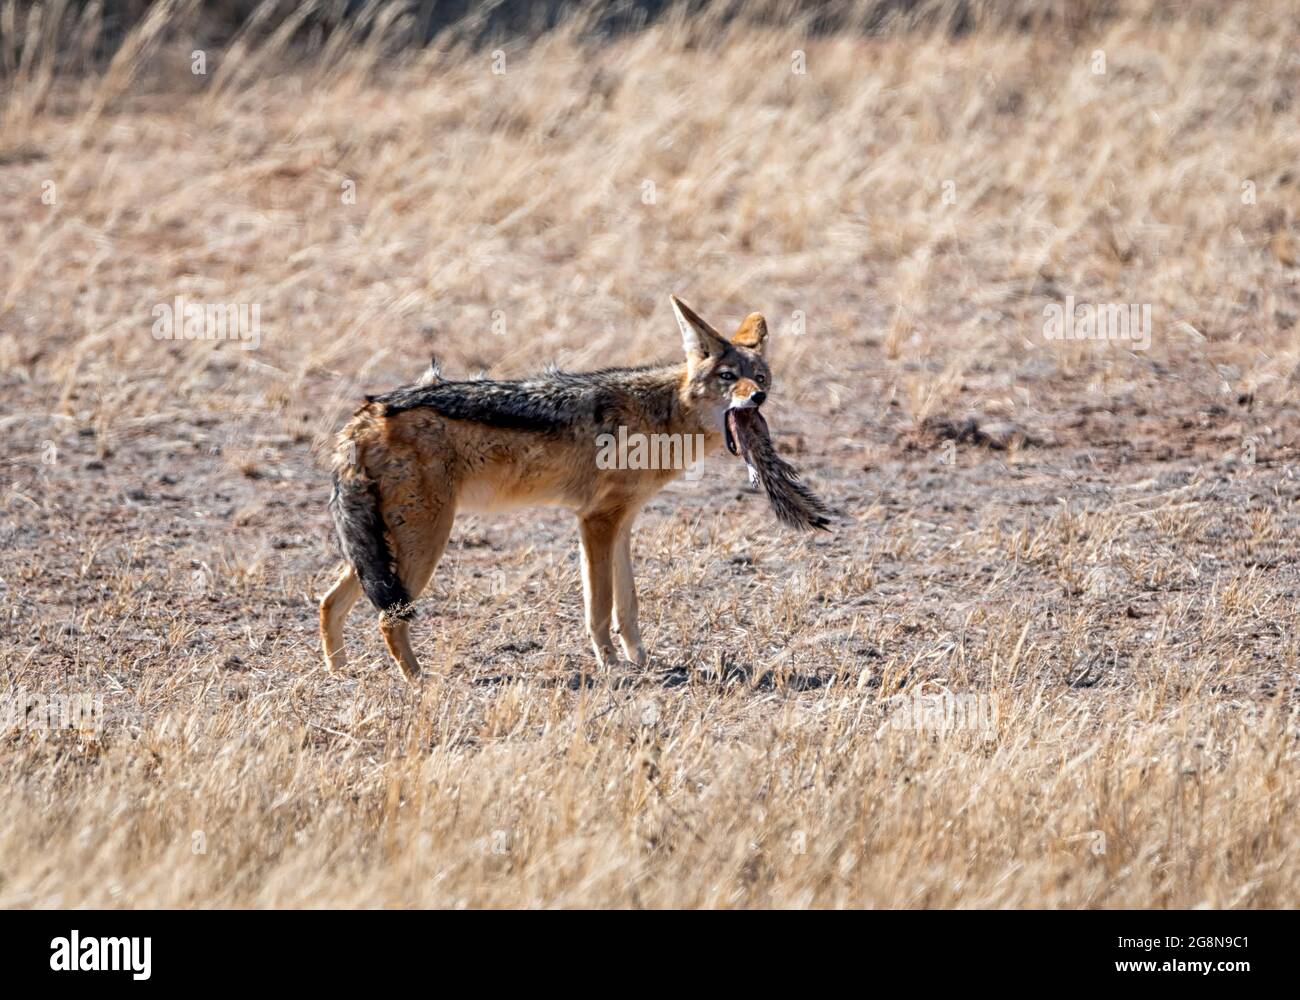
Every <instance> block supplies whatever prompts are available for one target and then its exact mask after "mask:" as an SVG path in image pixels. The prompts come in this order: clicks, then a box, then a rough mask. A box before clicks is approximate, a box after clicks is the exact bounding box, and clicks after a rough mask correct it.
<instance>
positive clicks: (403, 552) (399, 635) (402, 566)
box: [379, 497, 456, 681]
mask: <svg viewBox="0 0 1300 1000" xmlns="http://www.w3.org/2000/svg"><path fill="white" fill-rule="evenodd" d="M438 499H441V498H438ZM455 518H456V511H455V508H454V507H453V506H452V504H451V501H450V498H449V497H448V498H447V499H446V502H445V503H439V502H437V500H435V501H434V502H433V503H429V504H422V505H421V509H420V510H419V516H415V517H401V516H400V515H399V516H398V517H394V518H393V521H395V522H397V523H392V522H390V523H389V526H388V533H389V536H390V537H391V538H392V540H393V542H394V545H395V551H394V556H395V557H396V560H397V576H398V578H399V579H400V580H401V581H402V586H403V587H405V588H406V592H407V594H409V595H410V597H411V601H412V602H413V603H414V601H415V600H416V598H418V597H419V596H420V594H421V593H423V592H424V588H425V587H426V586H428V583H429V580H430V578H431V577H432V576H433V571H434V570H435V569H436V568H437V566H438V560H440V559H441V558H442V553H443V551H444V550H445V549H446V547H447V538H448V536H450V534H451V525H452V522H453V521H454V520H455ZM385 519H386V520H387V519H388V515H387V514H386V515H385ZM379 632H380V634H381V635H383V637H384V645H386V646H387V647H388V652H389V654H390V655H391V656H392V657H393V660H394V661H396V663H397V665H398V666H399V667H401V669H402V676H404V677H405V678H406V679H407V680H408V681H414V680H415V679H416V678H417V677H419V675H420V661H419V658H418V657H416V655H415V650H414V648H412V646H411V623H410V622H409V621H408V620H407V619H406V618H399V617H397V616H396V615H394V614H389V613H380V615H379Z"/></svg>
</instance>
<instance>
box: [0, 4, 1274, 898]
mask: <svg viewBox="0 0 1300 1000" xmlns="http://www.w3.org/2000/svg"><path fill="white" fill-rule="evenodd" d="M992 6H994V7H996V6H997V5H992ZM1006 6H1007V7H1008V8H1009V7H1010V6H1011V5H1010V4H1008V5H1006ZM1097 6H1101V5H1097ZM1118 6H1119V7H1120V8H1121V10H1122V13H1121V14H1120V15H1119V16H1117V17H1114V18H1109V19H1103V18H1101V17H1098V18H1096V19H1092V20H1089V19H1087V18H1082V19H1081V20H1080V21H1079V22H1078V23H1072V24H1071V25H1070V26H1069V30H1065V29H1059V30H1058V28H1056V27H1053V26H1051V25H1048V26H1045V27H1041V28H1034V29H1032V30H1027V31H1017V30H1013V29H1010V28H1007V27H1005V26H990V27H987V28H982V29H979V30H976V31H974V32H971V33H969V34H964V35H960V36H957V37H954V36H952V35H951V34H948V33H943V32H932V31H927V30H917V31H904V30H901V29H900V30H897V31H891V32H885V33H884V34H882V35H880V36H877V37H868V36H865V35H863V34H861V33H855V32H849V31H844V32H839V33H830V34H825V35H819V36H813V35H810V34H809V33H808V32H806V31H805V30H804V28H803V27H801V26H800V24H799V23H798V22H797V21H791V22H788V23H787V25H786V26H781V24H780V22H770V23H767V24H766V25H759V24H754V23H752V22H742V21H736V22H732V23H724V22H723V21H721V20H720V19H717V18H715V17H712V16H710V15H704V16H702V17H697V18H682V17H678V16H674V17H668V18H666V19H665V20H663V21H661V22H658V23H656V24H654V25H652V26H650V27H648V28H646V29H645V30H643V31H641V32H638V33H632V34H628V35H623V36H620V37H617V38H614V39H607V40H603V41H600V42H593V41H592V40H591V39H590V38H587V37H585V36H584V35H583V33H582V32H581V31H579V30H576V29H562V30H558V31H553V32H550V33H548V34H545V35H542V36H540V37H537V38H534V39H532V40H530V41H526V42H523V41H521V42H512V43H509V44H503V46H502V50H503V52H504V59H505V62H504V68H505V72H504V73H494V72H493V58H494V56H493V53H492V52H491V50H490V48H489V49H471V48H468V47H464V46H457V45H452V44H449V43H440V44H438V45H436V46H435V47H433V48H431V49H429V50H426V51H422V52H413V51H409V52H405V53H400V52H399V53H396V54H395V53H393V52H390V51H388V50H387V49H386V48H385V45H384V42H383V38H384V36H383V34H382V33H378V34H377V35H376V36H375V37H373V38H372V40H371V41H369V42H366V41H365V40H364V39H360V38H344V39H343V40H342V41H339V42H337V43H335V44H334V45H333V46H332V47H331V48H330V49H329V50H328V51H326V52H324V53H320V54H318V55H316V56H314V57H310V58H308V59H305V60H301V59H297V58H291V56H292V53H293V51H294V50H293V46H292V43H291V41H290V39H289V38H288V32H287V31H285V32H281V33H280V36H279V37H273V38H272V39H271V40H269V41H268V40H266V39H264V38H255V37H253V36H251V35H250V36H249V37H248V38H247V39H244V40H240V41H237V42H236V43H235V44H234V45H232V46H229V47H227V48H225V49H215V48H214V49H212V50H210V51H208V52H207V59H208V67H207V68H208V72H207V74H206V76H203V77H194V76H192V75H191V74H190V73H189V67H190V59H191V56H190V53H191V50H192V49H193V48H194V47H195V46H194V44H193V42H192V40H191V39H190V37H189V36H188V35H187V34H186V32H187V31H188V30H189V28H188V26H190V25H192V24H193V23H194V22H193V17H192V13H193V12H192V10H191V9H190V7H187V6H186V5H184V4H163V5H160V6H159V7H158V8H157V9H156V12H155V15H154V16H153V17H152V18H151V19H149V20H146V21H145V22H144V24H143V26H142V27H140V28H139V29H138V30H137V32H136V33H135V35H133V36H132V38H131V39H130V40H128V42H127V44H126V45H125V46H124V47H123V48H122V49H121V51H120V53H119V55H118V56H117V57H116V58H115V59H114V60H113V62H112V64H111V65H109V66H107V67H102V66H101V67H99V68H98V69H93V70H92V69H91V68H89V66H90V64H89V60H88V56H86V55H85V53H88V52H89V51H91V50H92V48H93V46H91V44H90V41H91V40H92V38H93V30H92V28H83V29H77V30H70V29H66V24H67V17H65V16H63V15H60V16H59V17H58V18H54V17H52V16H51V17H48V18H47V20H46V21H45V25H46V27H44V28H42V29H41V31H44V32H47V33H48V34H49V37H48V38H44V36H40V35H39V33H38V34H34V35H33V36H32V37H31V40H30V43H24V44H18V45H17V46H16V47H15V44H14V42H13V38H14V31H13V30H8V31H6V30H4V27H5V25H4V22H5V18H6V17H7V18H9V19H10V23H12V22H13V20H14V19H15V14H14V5H13V4H11V3H6V4H2V5H0V35H2V36H4V38H5V39H6V40H5V42H4V43H3V44H2V45H0V66H4V67H6V68H7V70H8V75H7V76H6V78H5V82H4V86H5V91H4V94H5V102H4V105H3V118H2V119H0V194H3V200H0V233H2V234H3V235H2V237H0V431H2V432H3V440H4V442H5V447H4V449H3V451H0V664H2V666H0V670H2V671H3V677H2V678H0V683H2V684H3V686H4V693H5V694H6V696H7V697H10V698H12V697H13V696H14V695H15V693H16V692H18V691H20V690H21V691H24V692H26V693H28V694H34V693H39V694H41V695H43V696H45V697H47V698H52V697H54V696H57V695H71V694H89V695H92V696H99V697H102V699H103V704H104V716H103V719H102V727H101V728H100V730H99V731H98V732H97V733H96V732H73V731H57V732H50V733H42V732H39V731H36V729H35V727H33V726H31V725H23V724H21V723H20V722H17V721H16V720H10V721H9V725H8V728H7V729H6V730H5V732H4V733H3V735H2V736H0V738H2V740H3V742H2V743H0V803H3V806H2V808H0V905H5V906H10V907H31V906H132V907H145V906H187V907H188V906H258V907H261V906H645V907H664V906H688V907H701V906H702V907H742V906H879V907H914V906H929V907H952V906H979V907H990V906H1006V907H1023V906H1033V907H1077V906H1094V907H1109V906H1136V907H1186V906H1197V905H1207V906H1212V907H1275V906H1297V905H1300V846H1297V845H1300V784H1297V743H1296V735H1297V718H1296V704H1297V702H1296V699H1295V691H1294V688H1295V677H1296V670H1297V643H1296V638H1295V635H1294V630H1293V628H1292V622H1293V619H1294V612H1295V601H1296V596H1297V592H1298V587H1297V584H1298V583H1300V574H1298V573H1297V563H1296V555H1295V543H1294V539H1295V537H1296V532H1297V528H1298V527H1300V525H1298V524H1297V521H1298V518H1297V515H1296V500H1297V482H1296V479H1295V476H1294V459H1295V439H1296V432H1297V428H1298V427H1300V420H1298V416H1300V415H1298V413H1297V409H1296V406H1295V385H1296V380H1297V365H1298V364H1300V355H1298V353H1297V344H1296V325H1295V324H1296V316H1297V311H1298V310H1300V305H1298V303H1297V299H1298V298H1300V294H1298V286H1297V270H1296V264H1297V261H1296V256H1295V253H1296V251H1295V239H1296V236H1297V228H1296V218H1297V214H1298V213H1300V175H1298V174H1297V172H1296V171H1297V168H1296V164H1297V162H1300V129H1298V128H1297V124H1298V122H1297V116H1298V113H1300V110H1298V109H1300V60H1297V57H1296V55H1295V52H1294V46H1293V44H1292V42H1293V39H1294V35H1293V33H1292V31H1293V26H1294V24H1295V23H1297V21H1298V20H1300V5H1297V4H1296V3H1294V2H1285V3H1276V4H1267V5H1258V4H1232V5H1224V8H1223V10H1222V11H1221V12H1219V13H1218V14H1216V15H1215V16H1212V17H1207V16H1203V15H1204V10H1205V8H1204V7H1203V6H1200V5H1198V6H1197V8H1196V9H1195V10H1193V11H1187V12H1184V13H1181V14H1180V13H1179V12H1178V11H1177V10H1174V11H1172V13H1171V11H1170V5H1167V4H1133V5H1123V4H1121V5H1118ZM57 9H60V8H58V7H57V5H56V10H57ZM69 16H70V15H69ZM55 23H57V24H59V25H63V26H64V27H63V28H59V29H58V30H56V29H55V28H52V27H50V25H52V24H55ZM397 27H400V23H395V26H394V30H396V29H397ZM64 30H67V34H66V37H64V36H62V35H59V34H58V32H59V31H64ZM340 37H341V36H340ZM43 38H44V40H42V39H43ZM26 44H29V45H30V48H27V47H25V45H26ZM796 50H797V51H800V52H802V53H804V58H805V59H806V67H807V72H806V73H803V74H799V73H795V72H793V71H792V65H793V62H792V60H793V59H794V58H795V57H794V56H793V53H795V52H796ZM1097 52H1100V53H1102V54H1103V55H1104V60H1105V72H1104V73H1094V72H1093V69H1094V67H1095V66H1096V62H1095V59H1096V56H1095V53H1097ZM24 53H27V54H26V55H24ZM55 53H57V54H58V55H59V59H56V58H55ZM78 53H82V54H81V55H78ZM60 59H62V60H63V61H64V62H66V63H68V64H69V65H70V66H71V67H72V68H71V69H66V70H60V69H59V65H58V63H59V60H60ZM47 181H48V182H52V185H53V187H52V188H51V187H49V186H47V185H46V182H47ZM347 182H353V183H354V184H355V203H354V204H353V203H349V199H346V198H344V194H345V193H346V192H348V191H350V190H351V188H350V187H349V186H348V184H347ZM948 182H951V186H948ZM1243 185H1246V186H1245V187H1244V186H1243ZM47 191H52V192H53V193H54V197H53V204H45V203H44V202H43V201H42V195H43V193H45V192H47ZM651 192H652V196H651ZM945 192H948V193H950V195H951V197H949V198H947V199H945V197H944V196H945ZM669 292H677V293H680V294H681V295H683V296H684V297H685V298H686V299H688V300H689V301H691V302H692V303H693V304H695V305H697V306H698V307H699V308H700V309H701V310H702V311H703V312H704V313H705V315H706V316H709V317H710V318H713V319H715V321H717V322H720V323H721V322H730V323H734V322H736V321H737V320H738V319H739V318H740V317H741V316H743V315H744V314H745V313H746V312H748V311H750V310H752V309H760V310H762V311H764V312H765V313H766V314H767V316H768V320H769V323H770V325H771V327H772V330H773V334H774V340H775V344H774V348H773V350H774V356H773V370H774V374H775V379H776V384H775V389H774V392H773V394H772V400H771V402H770V403H769V404H768V406H767V410H768V411H769V420H770V422H771V423H772V426H773V428H774V430H775V431H776V432H777V434H778V445H779V447H780V448H781V449H782V450H783V451H784V452H785V453H786V454H788V455H789V456H790V457H791V458H792V459H793V460H794V461H795V463H796V464H797V465H799V467H800V468H801V469H802V470H804V471H805V472H806V474H807V475H808V477H809V478H810V480H811V481H812V482H813V483H814V484H815V485H816V486H817V488H818V489H819V491H820V492H821V493H823V495H825V496H826V497H827V499H828V500H830V501H831V502H832V503H833V504H834V505H835V506H836V507H837V508H839V509H840V510H841V511H842V512H843V514H844V517H843V519H842V521H841V523H840V524H839V525H838V526H837V529H836V530H835V532H834V533H833V534H831V535H830V536H828V537H818V538H806V537H792V536H790V535H789V534H787V533H785V532H783V531H782V530H781V529H780V528H779V527H778V526H777V525H776V524H775V522H774V520H773V519H772V518H771V517H770V516H769V515H768V513H767V512H766V510H765V508H764V505H763V503H762V502H761V499H760V498H759V497H758V496H757V495H756V494H754V493H753V492H752V491H751V490H749V489H748V488H747V487H745V486H744V473H743V470H742V469H741V468H740V466H739V463H737V462H734V461H731V460H729V459H724V458H719V459H716V460H713V461H712V463H711V465H710V466H709V468H708V471H707V472H706V475H705V479H704V482H703V483H702V484H700V485H699V486H695V487H691V486H688V485H678V486H674V487H673V488H672V489H671V490H670V491H668V492H666V493H665V494H663V495H661V497H660V498H659V499H658V500H656V501H655V502H654V503H652V505H651V506H650V507H649V508H648V510H647V511H646V513H645V514H644V515H643V517H642V519H641V521H640V522H639V529H640V530H639V535H638V538H637V541H636V548H635V556H636V560H637V564H638V581H639V584H640V589H641V598H642V622H643V626H642V627H643V631H644V632H645V633H646V638H647V645H648V647H649V648H650V650H651V656H652V662H651V664H650V667H649V668H648V669H646V670H644V671H636V670H634V669H632V668H631V667H628V668H626V669H623V670H616V671H613V672H611V673H609V674H601V675H597V676H596V677H595V678H594V679H593V681H592V683H591V684H590V686H583V684H582V683H581V671H582V670H583V669H584V668H585V667H586V665H587V662H588V661H587V656H588V651H587V644H586V642H585V640H584V639H583V636H582V633H581V626H580V609H581V596H580V592H579V586H578V580H577V563H576V552H575V550H576V540H575V531H574V528H573V526H572V523H571V519H570V518H569V517H568V516H567V515H565V514H563V513H561V512H555V511H539V512H536V513H531V512H530V513H529V514H526V515H524V516H516V517H513V518H500V519H492V518H465V519H463V520H462V521H461V522H460V523H459V524H458V526H457V529H456V532H455V534H454V536H453V542H452V545H451V547H450V548H449V550H448V554H447V557H446V558H445V560H444V562H443V564H442V566H441V567H440V568H439V571H438V573H437V575H436V576H435V580H434V583H433V585H432V586H431V588H430V591H429V592H428V594H427V595H426V596H425V598H424V599H423V600H422V601H421V602H420V605H419V616H418V619H417V623H416V626H415V628H414V634H415V637H416V644H417V649H418V651H419V652H420V654H421V656H422V657H423V659H424V661H425V665H426V670H427V671H428V672H429V674H430V675H431V676H430V677H429V679H428V680H427V682H426V683H425V685H424V686H423V688H422V689H420V690H419V691H412V690H410V689H408V688H407V687H406V686H404V685H403V684H402V682H401V680H400V677H399V675H398V673H397V671H396V669H395V668H394V667H393V666H392V665H391V664H390V663H389V662H388V660H387V656H386V654H385V653H384V651H383V648H382V644H381V643H380V642H379V639H378V635H377V632H376V630H375V628H374V626H373V616H372V614H371V613H370V612H369V611H368V610H366V609H363V608H358V610H357V611H356V612H354V614H353V617H352V620H351V623H350V628H349V639H350V643H351V653H352V659H353V664H352V667H351V671H352V676H351V677H350V678H346V679H335V678H331V677H330V676H328V675H327V674H326V673H325V672H324V671H323V670H322V669H321V667H320V665H319V655H318V650H317V646H316V642H317V640H316V636H315V618H314V597H315V596H316V595H318V594H319V593H320V591H321V588H322V586H323V585H324V584H325V583H326V581H327V580H328V579H329V577H330V575H331V573H332V572H333V569H334V566H335V562H334V555H333V553H332V549H331V547H330V543H329V541H328V532H329V527H328V523H327V516H326V513H325V500H326V497H327V494H328V483H327V473H326V458H325V456H326V451H327V449H328V447H329V442H330V439H331V437H332V434H333V433H334V431H335V430H336V429H337V428H338V426H339V425H340V423H341V422H342V420H343V418H344V417H345V416H346V414H347V412H348V410H349V407H350V406H351V405H352V403H353V401H354V400H355V399H356V398H357V397H358V396H359V395H360V394H361V393H362V392H365V391H379V390H382V389H386V388H390V387H392V386H394V385H396V384H398V383H399V382H403V381H409V380H410V379H412V378H413V377H415V376H416V375H417V374H418V373H419V372H420V370H421V369H422V368H423V367H424V365H425V364H426V363H427V359H428V355H429V354H430V353H431V352H436V353H437V354H438V356H439V358H440V360H441V361H442V362H443V364H444V367H445V368H446V369H447V370H448V371H449V372H452V373H465V372H473V371H475V370H477V369H479V368H489V369H490V370H491V371H492V372H493V373H494V374H499V375H508V374H514V373H521V372H525V371H528V370H531V369H536V368H538V367H540V366H541V365H542V364H544V363H547V362H551V361H555V362H557V363H559V364H561V365H562V366H565V367H573V368H581V367H584V366H594V365H598V364H607V363H642V362H647V361H651V360H659V359H672V358H674V357H675V356H676V355H677V353H678V351H679V348H678V339H677V336H676V333H675V330H674V325H673V322H672V319H671V317H670V315H669V311H668V301H667V296H668V294H669ZM177 295H184V296H187V297H189V298H190V299H192V300H196V301H206V302H243V303H255V304H258V305H259V306H260V310H261V340H260V344H259V345H258V348H257V349H256V350H241V349H240V348H239V347H238V346H237V345H234V344H230V343H224V344H214V343H203V342H192V341H170V342H169V341H158V340H155V339H154V338H153V337H152V336H151V332H150V330H151V325H152V323H153V317H152V315H151V310H152V309H153V307H154V306H155V305H157V304H159V303H166V302H171V301H172V299H173V298H174V296H177ZM1065 295H1073V296H1074V297H1075V298H1076V299H1077V300H1078V301H1088V302H1115V303H1129V302H1136V303H1149V304H1151V306H1152V311H1153V316H1154V321H1153V330H1152V343H1151V349H1150V350H1149V351H1146V352H1137V351H1132V350H1128V349H1127V345H1124V344H1105V343H1101V344H1097V343H1081V342H1070V343H1062V342H1049V341H1048V340H1047V339H1046V338H1045V337H1044V335H1043V332H1042V331H1043V309H1044V306H1045V305H1047V304H1048V303H1051V302H1056V301H1059V300H1060V299H1062V298H1063V297H1064V296H1065ZM971 417H973V418H974V421H975V422H974V423H968V422H967V421H968V418H971ZM1251 453H1253V455H1254V458H1255V461H1254V462H1253V463H1252V462H1250V461H1249V457H1250V454H1251ZM945 690H946V691H950V692H952V693H953V694H954V695H964V696H966V695H968V696H973V697H979V698H983V699H985V702H986V703H987V704H989V705H991V706H992V707H993V709H994V711H995V712H996V720H995V722H994V723H993V725H992V726H991V727H988V728H986V729H976V730H971V729H961V730H951V729H949V730H943V729H936V728H935V727H933V726H922V727H917V726H909V725H900V724H899V716H898V714H897V713H899V712H901V711H906V709H907V706H909V705H912V704H915V702H913V701H909V700H908V699H913V698H915V697H916V696H918V695H928V694H933V693H935V692H941V691H945ZM3 721H4V720H3V719H0V722H3Z"/></svg>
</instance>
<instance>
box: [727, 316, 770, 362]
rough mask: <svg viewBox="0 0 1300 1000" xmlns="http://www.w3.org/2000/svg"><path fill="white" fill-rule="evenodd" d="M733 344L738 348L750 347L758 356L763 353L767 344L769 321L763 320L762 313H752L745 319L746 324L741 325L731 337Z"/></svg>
mask: <svg viewBox="0 0 1300 1000" xmlns="http://www.w3.org/2000/svg"><path fill="white" fill-rule="evenodd" d="M731 342H732V343H733V344H735V345H736V346H737V347H748V348H749V349H750V350H751V351H754V352H755V353H757V354H762V353H763V347H764V345H765V344H766V343H767V320H765V319H764V318H763V314H762V313H750V314H749V315H748V316H746V317H745V322H743V323H741V324H740V329H738V330H737V331H736V332H735V333H734V334H732V336H731Z"/></svg>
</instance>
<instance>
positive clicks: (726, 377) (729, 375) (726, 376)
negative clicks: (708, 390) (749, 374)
mask: <svg viewBox="0 0 1300 1000" xmlns="http://www.w3.org/2000/svg"><path fill="white" fill-rule="evenodd" d="M718 378H720V379H722V381H724V382H734V381H736V373H735V372H718Z"/></svg>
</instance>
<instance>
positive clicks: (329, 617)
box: [320, 566, 361, 674]
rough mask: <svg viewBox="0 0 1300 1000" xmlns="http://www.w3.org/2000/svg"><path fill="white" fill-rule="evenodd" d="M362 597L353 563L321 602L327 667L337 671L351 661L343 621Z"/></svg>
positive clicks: (322, 643) (322, 647) (321, 626)
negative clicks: (346, 645)
mask: <svg viewBox="0 0 1300 1000" xmlns="http://www.w3.org/2000/svg"><path fill="white" fill-rule="evenodd" d="M360 596H361V581H360V580H359V579H358V578H357V574H356V572H355V571H354V570H353V569H352V567H351V566H344V567H343V572H342V573H341V574H340V575H339V577H338V579H337V580H335V581H334V586H333V587H331V588H330V589H329V592H328V593H327V594H326V595H325V596H324V597H322V598H321V601H320V642H321V649H322V650H323V651H324V653H325V669H326V670H328V671H329V672H330V673H331V674H338V673H339V672H340V671H341V670H342V669H343V668H344V667H345V666H347V662H348V654H347V649H346V647H345V645H344V641H343V623H344V622H345V621H346V620H347V617H348V612H349V611H351V610H352V606H353V605H354V604H356V603H357V598H359V597H360Z"/></svg>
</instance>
